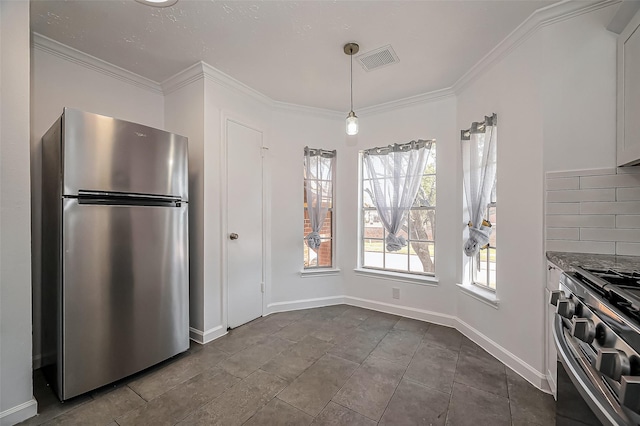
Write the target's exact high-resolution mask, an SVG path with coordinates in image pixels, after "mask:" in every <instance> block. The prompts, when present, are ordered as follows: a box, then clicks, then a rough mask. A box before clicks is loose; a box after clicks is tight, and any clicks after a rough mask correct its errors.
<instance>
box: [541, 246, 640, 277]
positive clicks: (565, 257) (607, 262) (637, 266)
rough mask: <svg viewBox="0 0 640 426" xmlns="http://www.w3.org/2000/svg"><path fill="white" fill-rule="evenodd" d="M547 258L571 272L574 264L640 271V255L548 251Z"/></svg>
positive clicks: (622, 270) (582, 266)
mask: <svg viewBox="0 0 640 426" xmlns="http://www.w3.org/2000/svg"><path fill="white" fill-rule="evenodd" d="M547 259H548V260H549V261H550V262H551V263H553V264H554V265H556V266H557V267H559V268H560V269H562V270H563V271H566V272H571V271H572V270H573V266H579V267H581V268H587V269H616V270H618V271H621V272H624V271H628V272H631V271H640V256H616V255H613V254H588V253H565V252H559V251H548V252H547Z"/></svg>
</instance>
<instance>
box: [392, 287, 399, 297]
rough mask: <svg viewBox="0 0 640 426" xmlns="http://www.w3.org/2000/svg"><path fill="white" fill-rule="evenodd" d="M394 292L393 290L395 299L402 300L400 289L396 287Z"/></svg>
mask: <svg viewBox="0 0 640 426" xmlns="http://www.w3.org/2000/svg"><path fill="white" fill-rule="evenodd" d="M392 290H393V298H394V299H400V289H399V288H395V287H394V288H393V289H392Z"/></svg>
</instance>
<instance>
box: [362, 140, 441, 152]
mask: <svg viewBox="0 0 640 426" xmlns="http://www.w3.org/2000/svg"><path fill="white" fill-rule="evenodd" d="M435 141H436V140H435V139H426V140H425V139H418V140H417V141H411V142H407V143H402V144H397V143H394V144H393V145H388V146H383V147H380V148H371V149H365V150H364V151H362V153H363V154H364V155H387V154H389V153H390V152H406V151H410V150H412V149H420V148H424V147H427V146H428V147H429V148H431V144H433V143H435Z"/></svg>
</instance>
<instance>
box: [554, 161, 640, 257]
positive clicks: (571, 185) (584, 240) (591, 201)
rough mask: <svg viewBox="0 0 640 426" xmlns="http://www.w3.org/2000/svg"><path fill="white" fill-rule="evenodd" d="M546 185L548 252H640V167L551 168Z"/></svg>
mask: <svg viewBox="0 0 640 426" xmlns="http://www.w3.org/2000/svg"><path fill="white" fill-rule="evenodd" d="M576 180H577V183H578V184H579V187H578V188H576ZM546 188H547V191H546V205H545V214H546V216H545V222H546V244H547V250H554V251H567V252H578V253H600V254H619V255H633V256H640V167H623V168H617V169H616V168H610V169H593V170H570V171H566V172H547V174H546ZM639 263H640V260H639ZM639 268H640V265H639Z"/></svg>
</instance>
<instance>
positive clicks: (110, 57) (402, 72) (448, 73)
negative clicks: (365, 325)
mask: <svg viewBox="0 0 640 426" xmlns="http://www.w3.org/2000/svg"><path fill="white" fill-rule="evenodd" d="M554 2H555V1H543V0H508V1H498V0H488V1H484V0H474V1H453V0H449V1H194V0H179V1H178V3H177V4H176V5H175V6H173V7H169V8H165V9H162V8H154V7H150V6H145V5H142V4H140V3H137V2H135V1H133V0H126V1H114V0H111V1H96V0H81V1H78V0H67V1H58V0H46V1H42V0H37V1H32V3H31V28H32V31H34V32H37V33H40V34H42V35H44V36H47V37H49V38H52V39H54V40H57V41H59V42H61V43H63V44H66V45H68V46H71V47H73V48H75V49H78V50H81V51H83V52H85V53H88V54H90V55H93V56H95V57H98V58H100V59H103V60H105V61H107V62H110V63H112V64H114V65H117V66H119V67H122V68H125V69H127V70H130V71H133V72H135V73H137V74H139V75H141V76H144V77H147V78H149V79H151V80H154V81H156V82H162V81H163V80H165V79H167V78H168V77H170V76H172V75H174V74H176V73H177V72H179V71H181V70H183V69H185V68H187V67H188V66H191V65H193V64H194V63H196V62H197V61H204V62H206V63H208V64H209V65H211V66H213V67H215V68H217V69H219V70H220V71H222V72H224V73H226V74H228V75H230V76H232V77H234V78H235V79H237V80H239V81H241V82H243V83H244V84H246V85H248V86H250V87H252V88H254V89H256V90H258V91H259V92H262V93H263V94H265V95H267V96H269V97H270V98H272V99H274V100H278V101H283V102H289V103H294V104H300V105H307V106H313V107H319V108H326V109H331V110H336V111H348V110H349V57H348V56H347V55H345V54H344V52H343V50H342V47H343V45H344V44H345V43H346V42H350V41H355V42H357V43H359V44H360V52H361V53H366V52H368V51H371V50H374V49H376V48H379V47H382V46H385V45H388V44H391V46H392V47H393V48H394V50H395V51H396V53H397V55H398V57H399V59H400V62H399V63H398V64H394V65H390V66H387V67H384V68H380V69H377V70H373V71H370V72H366V71H365V70H364V69H363V68H362V67H361V66H360V65H359V64H358V63H357V62H356V61H354V68H353V72H354V77H353V78H354V83H353V86H354V109H355V110H356V112H357V111H358V108H363V107H367V106H372V105H377V104H380V103H384V102H388V101H393V100H397V99H401V98H405V97H409V96H413V95H418V94H422V93H426V92H430V91H433V90H437V89H442V88H446V87H450V86H452V85H453V84H454V83H455V82H456V80H458V79H459V78H460V77H461V76H462V75H463V74H464V73H465V72H466V71H468V70H469V69H470V68H471V66H472V65H474V64H475V63H476V62H478V61H479V60H480V59H481V58H482V57H483V56H484V55H486V54H487V53H488V52H489V51H490V50H491V49H492V48H494V47H495V46H496V45H497V44H498V43H499V42H500V41H501V40H503V39H504V38H505V37H506V36H507V35H508V34H509V33H510V32H511V31H513V30H514V29H515V28H516V27H517V26H518V25H519V24H521V23H522V22H523V21H524V20H525V19H526V18H527V17H528V16H529V15H531V13H532V12H534V11H535V10H536V9H539V8H542V7H544V6H547V5H549V4H551V3H554Z"/></svg>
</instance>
